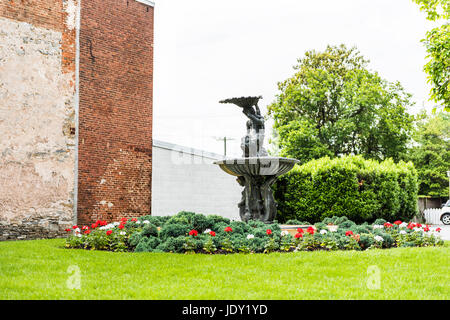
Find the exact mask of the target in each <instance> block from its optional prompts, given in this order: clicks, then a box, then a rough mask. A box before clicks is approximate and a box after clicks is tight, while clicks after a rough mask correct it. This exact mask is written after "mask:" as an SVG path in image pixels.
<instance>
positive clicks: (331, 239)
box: [66, 212, 443, 254]
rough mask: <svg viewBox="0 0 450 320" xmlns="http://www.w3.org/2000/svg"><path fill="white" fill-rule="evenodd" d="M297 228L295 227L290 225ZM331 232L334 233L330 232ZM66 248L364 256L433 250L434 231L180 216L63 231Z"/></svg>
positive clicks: (335, 220) (343, 221)
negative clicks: (376, 252) (340, 252)
mask: <svg viewBox="0 0 450 320" xmlns="http://www.w3.org/2000/svg"><path fill="white" fill-rule="evenodd" d="M291 222H292V223H299V221H295V220H294V221H291ZM332 226H335V227H332ZM66 231H67V232H68V233H69V236H68V238H67V239H66V248H82V249H90V250H108V251H119V252H126V251H134V252H174V253H205V254H218V253H222V254H227V253H270V252H275V251H279V252H291V251H312V250H327V251H332V250H366V249H376V248H379V249H385V248H393V247H425V246H439V245H442V244H443V241H442V240H441V239H440V237H439V235H438V234H439V231H440V229H436V230H430V226H427V225H421V224H416V223H406V222H402V221H395V222H394V223H390V222H387V221H386V220H383V219H377V220H376V221H375V223H373V224H368V223H364V224H361V225H357V224H356V223H354V222H353V221H350V220H348V219H347V218H346V217H332V218H325V219H324V220H323V221H322V222H320V223H316V224H315V225H314V226H312V225H311V226H309V227H307V228H306V227H304V228H301V227H299V228H298V229H297V232H296V233H295V234H294V235H291V234H289V233H288V232H287V231H282V230H281V228H280V225H279V224H278V223H276V222H275V223H272V224H265V223H263V222H261V221H250V222H248V223H245V222H241V221H230V220H229V219H227V218H223V217H220V216H216V215H209V216H205V215H202V214H195V213H193V212H180V213H178V214H177V215H175V216H171V217H158V216H144V217H140V218H133V219H130V220H128V219H127V218H122V219H121V221H120V222H113V223H107V222H106V221H97V222H96V223H94V224H92V225H91V226H82V227H81V228H80V227H79V226H73V227H72V228H71V229H70V228H69V229H67V230H66Z"/></svg>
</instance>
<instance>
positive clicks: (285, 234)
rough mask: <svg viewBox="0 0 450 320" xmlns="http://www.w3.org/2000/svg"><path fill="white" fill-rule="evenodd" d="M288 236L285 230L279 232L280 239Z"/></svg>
mask: <svg viewBox="0 0 450 320" xmlns="http://www.w3.org/2000/svg"><path fill="white" fill-rule="evenodd" d="M288 234H289V231H286V230H283V231H281V236H282V237H284V236H287V235H288Z"/></svg>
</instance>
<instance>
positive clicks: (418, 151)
mask: <svg viewBox="0 0 450 320" xmlns="http://www.w3.org/2000/svg"><path fill="white" fill-rule="evenodd" d="M414 141H415V146H414V147H412V148H411V150H410V151H409V157H410V160H411V161H412V162H414V165H415V167H416V169H417V172H418V174H419V194H421V195H428V196H441V197H447V196H448V177H447V173H446V172H447V171H448V170H450V115H449V114H448V113H445V112H439V113H437V114H435V115H431V116H427V117H425V119H423V120H422V121H421V122H419V123H418V125H417V131H416V133H415V134H414Z"/></svg>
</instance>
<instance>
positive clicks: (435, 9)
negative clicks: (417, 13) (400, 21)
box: [413, 0, 450, 111]
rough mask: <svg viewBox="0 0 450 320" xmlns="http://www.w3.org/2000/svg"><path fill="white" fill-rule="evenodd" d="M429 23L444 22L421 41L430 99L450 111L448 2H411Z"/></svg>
mask: <svg viewBox="0 0 450 320" xmlns="http://www.w3.org/2000/svg"><path fill="white" fill-rule="evenodd" d="M413 1H414V2H416V3H417V4H418V5H419V6H420V9H421V10H422V11H425V12H426V13H427V19H428V20H431V21H439V20H442V21H444V24H443V25H441V26H440V27H436V28H433V29H431V30H430V31H428V32H427V34H426V38H425V39H423V40H422V42H423V43H424V44H425V47H426V48H427V52H428V55H427V58H428V62H427V64H426V65H425V66H424V70H425V72H426V73H427V74H428V82H429V83H430V84H431V85H432V88H431V99H432V100H434V101H435V102H437V103H439V102H442V104H443V106H444V108H445V110H446V111H450V24H449V22H448V21H449V19H450V0H413Z"/></svg>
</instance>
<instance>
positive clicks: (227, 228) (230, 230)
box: [225, 227, 233, 232]
mask: <svg viewBox="0 0 450 320" xmlns="http://www.w3.org/2000/svg"><path fill="white" fill-rule="evenodd" d="M232 231H233V229H231V227H226V228H225V232H232Z"/></svg>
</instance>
